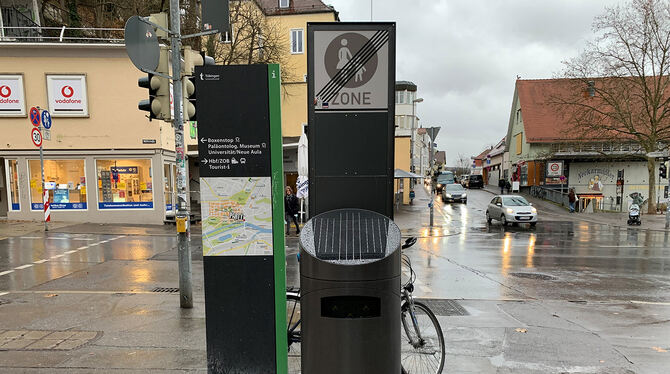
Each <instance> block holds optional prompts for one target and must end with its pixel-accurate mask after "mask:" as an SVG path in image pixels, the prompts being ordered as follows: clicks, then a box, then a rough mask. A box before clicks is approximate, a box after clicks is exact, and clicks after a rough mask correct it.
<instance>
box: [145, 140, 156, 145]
mask: <svg viewBox="0 0 670 374" xmlns="http://www.w3.org/2000/svg"><path fill="white" fill-rule="evenodd" d="M142 144H156V139H142Z"/></svg>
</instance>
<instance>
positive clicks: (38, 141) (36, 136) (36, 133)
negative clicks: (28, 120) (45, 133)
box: [30, 128, 42, 147]
mask: <svg viewBox="0 0 670 374" xmlns="http://www.w3.org/2000/svg"><path fill="white" fill-rule="evenodd" d="M30 139H31V140H32V141H33V144H35V147H41V146H42V133H41V132H40V130H39V129H37V128H33V131H32V133H31V134H30Z"/></svg>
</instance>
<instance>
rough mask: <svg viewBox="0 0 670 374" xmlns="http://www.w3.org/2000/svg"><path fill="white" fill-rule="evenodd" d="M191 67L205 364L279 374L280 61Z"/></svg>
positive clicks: (282, 290) (282, 317)
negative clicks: (195, 103)
mask: <svg viewBox="0 0 670 374" xmlns="http://www.w3.org/2000/svg"><path fill="white" fill-rule="evenodd" d="M195 76H196V77H197V79H196V81H195V85H196V92H198V111H199V112H198V136H199V139H198V154H199V155H200V160H201V161H200V197H201V213H202V249H203V255H204V260H203V261H204V278H205V313H206V316H207V366H208V369H209V373H211V374H217V373H280V374H284V373H286V372H287V340H286V339H287V338H286V287H285V282H286V271H285V266H286V262H285V253H284V203H283V201H284V200H283V197H284V194H283V189H282V187H283V185H284V180H283V179H284V173H283V171H282V164H283V157H282V136H281V112H280V83H279V79H280V78H279V77H280V73H279V65H252V66H220V65H216V66H203V67H197V68H196V74H195ZM231 300H234V307H231V305H233V304H231Z"/></svg>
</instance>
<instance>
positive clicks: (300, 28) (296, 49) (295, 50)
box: [256, 0, 339, 190]
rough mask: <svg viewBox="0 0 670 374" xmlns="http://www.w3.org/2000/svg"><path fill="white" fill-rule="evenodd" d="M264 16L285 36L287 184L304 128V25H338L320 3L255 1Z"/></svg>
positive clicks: (335, 17) (293, 172) (294, 174)
mask: <svg viewBox="0 0 670 374" xmlns="http://www.w3.org/2000/svg"><path fill="white" fill-rule="evenodd" d="M256 1H257V3H258V4H259V5H260V6H261V8H262V9H263V12H264V14H265V15H266V16H267V17H269V18H270V19H271V20H272V21H273V22H276V23H277V24H278V25H279V27H280V29H281V30H282V31H281V32H282V33H283V34H284V35H286V42H287V43H289V48H288V51H289V53H290V55H289V57H288V59H287V64H286V65H287V68H289V69H291V74H290V76H291V80H289V81H284V82H282V88H283V89H282V108H281V111H282V135H283V137H284V173H285V178H286V184H287V185H290V186H292V187H294V190H295V181H296V179H297V177H298V140H299V138H300V135H302V133H303V131H304V126H305V125H307V23H308V22H338V21H339V16H338V13H337V11H335V9H334V8H333V7H332V6H328V5H325V4H324V3H323V2H322V1H321V0H290V1H289V0H256Z"/></svg>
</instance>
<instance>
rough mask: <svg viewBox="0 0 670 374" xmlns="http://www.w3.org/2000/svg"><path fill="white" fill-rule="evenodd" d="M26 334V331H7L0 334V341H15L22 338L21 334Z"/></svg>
mask: <svg viewBox="0 0 670 374" xmlns="http://www.w3.org/2000/svg"><path fill="white" fill-rule="evenodd" d="M27 332H28V331H26V330H9V331H5V332H3V333H2V335H0V339H7V338H8V339H16V338H20V337H21V336H23V334H25V333H27Z"/></svg>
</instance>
